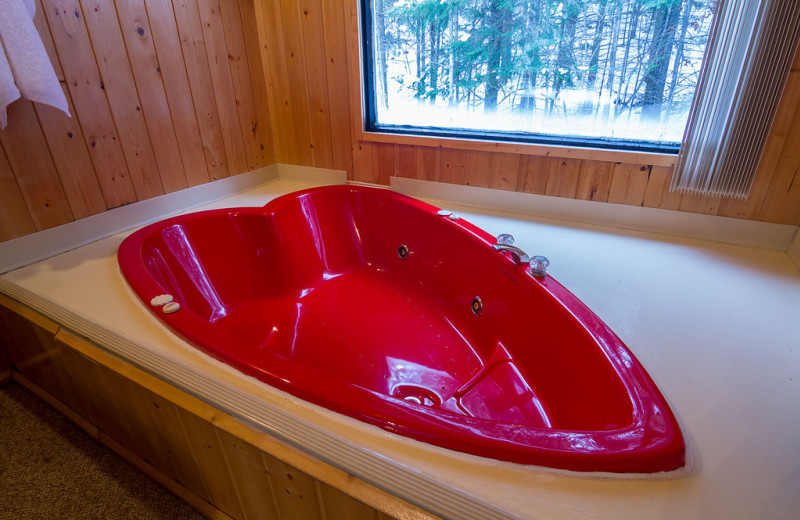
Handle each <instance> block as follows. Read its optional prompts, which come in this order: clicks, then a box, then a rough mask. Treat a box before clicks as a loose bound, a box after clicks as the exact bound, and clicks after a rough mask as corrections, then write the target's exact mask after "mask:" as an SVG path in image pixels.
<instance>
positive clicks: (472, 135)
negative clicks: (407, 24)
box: [351, 0, 679, 167]
mask: <svg viewBox="0 0 800 520" xmlns="http://www.w3.org/2000/svg"><path fill="white" fill-rule="evenodd" d="M351 2H352V3H353V4H355V5H354V6H353V7H355V9H356V10H357V16H356V17H355V18H356V22H357V27H356V28H354V32H355V34H354V36H355V44H356V49H355V55H356V56H357V59H356V68H357V70H356V72H355V74H354V77H355V78H356V79H357V81H358V83H357V85H358V92H359V96H358V97H359V101H360V107H359V114H358V115H359V117H360V123H361V124H360V125H359V127H360V131H359V135H358V136H356V137H358V139H359V140H361V141H367V142H375V143H384V144H401V145H412V146H428V147H438V148H451V149H464V150H474V151H488V152H504V153H516V154H521V155H538V156H550V157H559V158H569V159H583V160H599V161H608V162H624V163H637V164H647V165H653V166H666V167H674V166H675V164H676V161H677V158H678V151H679V145H675V146H674V147H672V146H671V147H669V150H667V149H665V148H666V147H657V146H653V147H649V146H640V147H636V149H630V148H628V149H623V148H614V147H613V144H612V143H609V142H606V141H603V140H602V139H590V138H581V139H574V140H566V139H563V138H561V137H560V136H546V137H545V138H539V137H540V136H537V138H536V139H530V138H527V136H524V135H521V134H517V135H516V136H513V135H511V133H510V132H509V135H506V134H505V133H501V132H491V133H488V132H479V131H465V132H461V131H452V132H451V131H447V130H444V131H442V130H441V129H432V130H431V131H425V129H424V128H421V127H411V126H409V127H395V126H392V125H382V126H381V125H376V124H375V123H374V106H375V105H374V103H375V91H374V87H373V84H374V74H373V66H372V63H373V60H372V52H373V51H372V38H373V30H372V20H371V10H370V9H369V5H368V4H370V3H371V2H372V0H351ZM351 5H352V4H351ZM579 143H580V144H579ZM673 148H674V149H673Z"/></svg>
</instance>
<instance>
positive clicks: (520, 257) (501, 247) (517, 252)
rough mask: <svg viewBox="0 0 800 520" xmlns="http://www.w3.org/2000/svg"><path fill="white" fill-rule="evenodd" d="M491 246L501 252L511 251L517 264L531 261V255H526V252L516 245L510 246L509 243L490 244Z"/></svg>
mask: <svg viewBox="0 0 800 520" xmlns="http://www.w3.org/2000/svg"><path fill="white" fill-rule="evenodd" d="M492 248H493V249H494V250H495V251H500V252H502V253H505V252H508V253H511V254H512V255H513V256H514V257H515V258H516V260H517V263H518V264H527V263H528V262H530V261H531V257H529V256H528V253H526V252H525V251H523V250H522V249H520V248H518V247H517V246H512V245H511V244H492Z"/></svg>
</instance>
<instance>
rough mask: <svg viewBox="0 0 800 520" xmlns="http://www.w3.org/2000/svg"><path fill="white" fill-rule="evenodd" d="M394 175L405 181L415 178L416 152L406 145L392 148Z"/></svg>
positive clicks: (397, 145)
mask: <svg viewBox="0 0 800 520" xmlns="http://www.w3.org/2000/svg"><path fill="white" fill-rule="evenodd" d="M394 164H395V166H394V174H395V175H397V176H398V177H406V178H407V179H416V178H417V152H416V150H414V147H413V146H411V145H407V144H396V145H395V146H394Z"/></svg>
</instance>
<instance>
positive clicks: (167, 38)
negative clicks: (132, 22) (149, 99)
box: [127, 0, 215, 186]
mask: <svg viewBox="0 0 800 520" xmlns="http://www.w3.org/2000/svg"><path fill="white" fill-rule="evenodd" d="M127 1H130V0H127ZM144 8H145V9H146V11H147V13H146V14H147V19H148V22H149V26H150V35H151V36H152V43H153V46H154V49H155V55H156V57H157V60H158V61H157V68H156V73H157V74H158V75H159V76H160V77H161V82H162V84H163V89H164V94H165V96H166V102H167V106H168V108H169V113H170V116H171V118H172V126H173V129H174V132H175V137H176V138H177V141H178V152H179V153H180V157H181V162H182V164H183V172H184V175H185V177H186V182H187V184H188V185H189V186H197V185H198V184H204V183H206V182H208V181H209V180H210V179H209V173H208V170H209V166H210V165H211V166H213V165H215V158H214V155H213V151H212V148H209V150H208V151H207V152H206V151H204V147H203V139H202V137H201V135H200V127H199V125H198V122H197V118H198V115H197V114H196V113H195V104H194V103H193V101H194V100H193V97H192V91H191V88H190V86H189V79H188V77H187V74H186V69H187V64H186V63H185V62H184V59H183V53H182V52H181V42H180V38H179V36H178V27H177V25H176V23H175V13H174V11H173V8H172V2H165V1H163V0H144ZM137 36H138V30H137ZM198 108H199V107H198ZM211 122H213V121H211ZM206 154H207V155H208V157H206Z"/></svg>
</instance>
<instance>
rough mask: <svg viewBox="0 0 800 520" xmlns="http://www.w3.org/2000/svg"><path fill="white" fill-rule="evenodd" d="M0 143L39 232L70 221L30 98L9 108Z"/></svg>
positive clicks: (62, 192) (71, 218)
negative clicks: (6, 123)
mask: <svg viewBox="0 0 800 520" xmlns="http://www.w3.org/2000/svg"><path fill="white" fill-rule="evenodd" d="M0 143H1V144H2V146H3V149H4V150H5V153H6V158H7V159H8V163H9V165H11V169H12V170H13V171H14V174H15V177H16V179H17V184H18V185H19V190H20V192H21V193H22V196H23V198H24V199H25V204H26V206H27V207H28V211H29V212H30V215H31V219H32V220H33V223H34V225H35V226H36V229H37V230H41V229H48V228H51V227H54V226H59V225H61V224H66V223H67V222H71V221H72V220H73V217H72V212H71V211H70V209H69V204H68V203H67V198H66V194H65V193H64V189H63V188H62V187H61V180H60V179H59V177H58V172H57V171H56V167H55V165H54V164H53V158H52V157H51V156H50V154H49V153H48V150H47V142H46V141H45V138H44V135H43V134H42V129H41V127H40V126H39V122H38V120H37V119H36V113H35V112H34V110H33V105H32V103H31V102H30V101H28V100H27V99H20V100H18V101H16V102H14V103H12V104H11V105H10V106H9V107H8V126H7V127H6V129H5V130H3V131H0Z"/></svg>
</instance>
